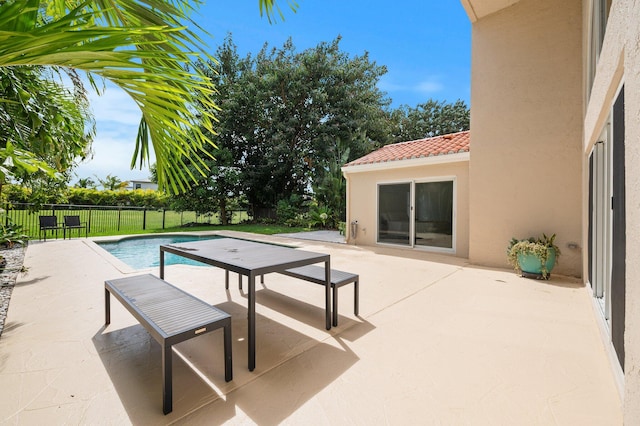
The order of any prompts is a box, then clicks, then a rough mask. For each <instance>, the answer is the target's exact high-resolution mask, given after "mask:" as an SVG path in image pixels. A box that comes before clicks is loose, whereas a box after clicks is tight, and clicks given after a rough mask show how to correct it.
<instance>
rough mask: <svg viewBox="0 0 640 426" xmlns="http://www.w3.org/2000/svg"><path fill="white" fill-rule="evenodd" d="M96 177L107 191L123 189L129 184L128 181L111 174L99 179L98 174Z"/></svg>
mask: <svg viewBox="0 0 640 426" xmlns="http://www.w3.org/2000/svg"><path fill="white" fill-rule="evenodd" d="M96 179H98V182H100V185H102V188H103V189H105V190H109V191H119V190H122V189H125V188H126V187H127V185H129V181H126V180H120V178H118V177H117V176H113V175H111V174H108V175H107V177H105V178H104V179H100V178H99V177H98V176H96Z"/></svg>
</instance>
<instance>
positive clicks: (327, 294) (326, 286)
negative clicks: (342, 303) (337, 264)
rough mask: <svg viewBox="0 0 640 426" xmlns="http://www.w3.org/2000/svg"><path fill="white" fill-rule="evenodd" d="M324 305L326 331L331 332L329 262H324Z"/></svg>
mask: <svg viewBox="0 0 640 426" xmlns="http://www.w3.org/2000/svg"><path fill="white" fill-rule="evenodd" d="M324 280H325V283H324V305H325V317H326V318H325V320H326V324H327V330H331V261H330V260H327V261H326V262H324Z"/></svg>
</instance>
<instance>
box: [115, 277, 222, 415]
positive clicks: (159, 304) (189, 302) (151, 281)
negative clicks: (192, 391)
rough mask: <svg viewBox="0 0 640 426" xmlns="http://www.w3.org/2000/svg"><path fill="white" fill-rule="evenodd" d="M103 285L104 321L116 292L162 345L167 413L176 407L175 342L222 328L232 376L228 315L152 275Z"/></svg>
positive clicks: (163, 381) (163, 387)
mask: <svg viewBox="0 0 640 426" xmlns="http://www.w3.org/2000/svg"><path fill="white" fill-rule="evenodd" d="M104 288H105V324H110V323H111V305H110V295H113V296H114V297H115V298H116V299H118V300H119V301H120V302H121V303H122V305H123V306H124V307H125V308H127V310H128V311H129V312H130V313H131V314H132V315H133V316H134V317H135V318H136V319H137V320H138V321H139V322H140V324H142V326H144V328H145V329H147V331H148V332H149V334H150V335H151V336H152V337H153V338H154V339H155V340H156V341H157V342H158V343H160V345H161V346H162V410H163V412H164V414H167V413H170V412H171V411H172V409H173V406H172V403H173V398H172V396H173V389H172V353H173V349H172V346H173V345H174V344H176V343H180V342H183V341H185V340H189V339H191V338H193V337H196V336H200V335H202V334H206V333H209V332H211V331H214V330H217V329H218V328H223V329H224V365H225V380H226V381H227V382H228V381H230V380H232V379H233V371H232V360H231V316H229V314H227V313H226V312H224V311H222V310H220V309H218V308H216V307H215V306H211V305H209V304H207V303H205V302H203V301H202V300H200V299H198V298H196V297H194V296H192V295H190V294H189V293H186V292H185V291H183V290H180V289H179V288H177V287H175V286H173V285H171V284H169V283H168V282H166V281H164V280H162V279H160V278H158V277H156V276H154V275H151V274H146V275H138V276H133V277H127V278H119V279H113V280H107V281H105V282H104Z"/></svg>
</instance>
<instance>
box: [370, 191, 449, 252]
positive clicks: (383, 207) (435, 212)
mask: <svg viewBox="0 0 640 426" xmlns="http://www.w3.org/2000/svg"><path fill="white" fill-rule="evenodd" d="M454 200H455V196H454V180H453V179H448V180H437V181H428V182H401V183H388V184H379V185H378V242H379V243H387V244H396V245H403V246H410V247H416V246H417V247H424V248H434V249H437V250H443V251H448V252H454V231H455V226H454V206H455V203H454Z"/></svg>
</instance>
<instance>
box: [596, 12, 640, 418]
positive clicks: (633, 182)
mask: <svg viewBox="0 0 640 426" xmlns="http://www.w3.org/2000/svg"><path fill="white" fill-rule="evenodd" d="M639 22H640V3H639V2H637V1H633V0H618V1H615V2H613V6H612V8H611V14H610V16H609V20H608V22H607V31H606V34H605V40H604V44H603V48H602V53H601V56H600V60H599V62H598V66H597V70H596V77H595V80H594V85H593V89H592V94H591V97H590V99H589V103H588V105H587V108H586V114H585V121H584V128H585V139H584V150H585V154H587V153H588V152H589V150H590V146H591V144H592V143H593V141H594V140H596V138H597V137H598V134H599V132H600V130H601V128H602V126H603V125H604V121H605V119H606V117H607V116H608V114H609V111H610V110H611V105H612V103H613V101H614V97H615V95H616V91H617V89H618V88H619V86H620V84H621V83H624V86H625V185H626V187H625V192H626V237H627V258H626V299H625V303H626V306H625V312H626V318H625V335H624V338H625V377H624V419H625V424H638V422H640V262H638V259H640V167H639V166H638V165H639V164H640V25H639V24H638V23H639ZM585 229H586V228H585Z"/></svg>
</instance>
